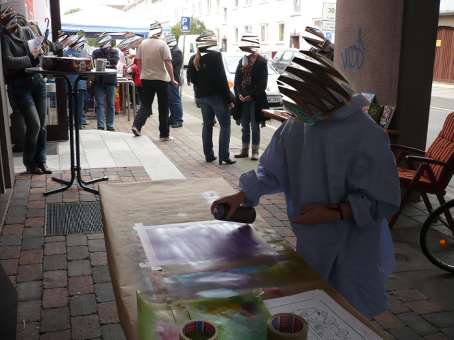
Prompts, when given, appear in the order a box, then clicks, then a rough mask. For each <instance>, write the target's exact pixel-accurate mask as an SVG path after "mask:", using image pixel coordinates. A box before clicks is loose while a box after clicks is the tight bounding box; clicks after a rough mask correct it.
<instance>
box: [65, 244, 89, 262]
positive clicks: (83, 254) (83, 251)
mask: <svg viewBox="0 0 454 340" xmlns="http://www.w3.org/2000/svg"><path fill="white" fill-rule="evenodd" d="M88 256H89V255H88V247H87V246H76V247H68V254H67V258H68V260H84V259H87V258H88Z"/></svg>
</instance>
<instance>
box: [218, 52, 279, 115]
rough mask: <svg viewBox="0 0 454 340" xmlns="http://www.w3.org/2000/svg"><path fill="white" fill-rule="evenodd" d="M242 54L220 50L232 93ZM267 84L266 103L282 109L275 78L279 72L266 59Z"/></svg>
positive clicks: (271, 106)
mask: <svg viewBox="0 0 454 340" xmlns="http://www.w3.org/2000/svg"><path fill="white" fill-rule="evenodd" d="M243 56H244V54H241V53H227V52H222V60H223V61H224V69H225V73H226V76H227V81H228V83H229V88H230V91H232V93H234V89H233V86H234V82H235V72H236V68H237V66H238V63H239V62H240V59H241V58H243ZM267 63H268V86H267V88H266V97H267V99H268V104H269V105H270V108H272V109H282V108H283V104H282V95H281V94H280V92H279V88H278V87H277V78H279V73H277V71H276V70H275V69H274V67H273V66H272V65H271V63H270V62H269V61H268V62H267Z"/></svg>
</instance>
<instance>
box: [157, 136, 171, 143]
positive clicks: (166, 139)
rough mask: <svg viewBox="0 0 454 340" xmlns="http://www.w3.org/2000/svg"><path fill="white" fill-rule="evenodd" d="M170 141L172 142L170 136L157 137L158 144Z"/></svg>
mask: <svg viewBox="0 0 454 340" xmlns="http://www.w3.org/2000/svg"><path fill="white" fill-rule="evenodd" d="M171 140H173V138H172V137H170V136H167V137H159V141H160V142H168V141H171Z"/></svg>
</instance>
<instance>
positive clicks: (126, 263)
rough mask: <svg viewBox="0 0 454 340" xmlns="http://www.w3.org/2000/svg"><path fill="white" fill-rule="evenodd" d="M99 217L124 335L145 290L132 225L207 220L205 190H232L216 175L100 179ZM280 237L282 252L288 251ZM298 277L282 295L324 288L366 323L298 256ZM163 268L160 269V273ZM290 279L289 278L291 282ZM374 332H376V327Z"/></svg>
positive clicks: (262, 229)
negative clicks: (147, 179)
mask: <svg viewBox="0 0 454 340" xmlns="http://www.w3.org/2000/svg"><path fill="white" fill-rule="evenodd" d="M99 191H100V198H101V208H102V215H103V222H104V235H105V241H106V248H107V258H108V263H109V269H110V273H111V276H112V284H113V288H114V292H115V298H116V302H117V308H118V312H119V317H120V321H121V324H122V326H123V329H124V331H125V333H126V336H127V338H128V339H130V340H136V339H138V336H137V301H136V292H137V290H140V291H143V290H144V289H147V283H146V282H145V281H144V279H143V278H144V275H143V271H144V269H143V267H142V268H141V267H140V266H139V263H141V262H146V257H145V254H144V251H143V249H142V246H141V244H140V240H139V238H138V235H137V233H136V232H135V230H134V229H133V227H134V224H136V223H143V224H144V225H162V224H170V223H184V222H194V221H206V220H212V219H213V218H212V216H211V213H210V210H209V206H210V202H209V201H208V200H207V199H206V197H207V193H211V194H212V193H213V192H215V193H216V194H218V195H220V196H223V195H226V194H231V193H233V192H234V190H233V189H232V188H231V186H230V185H229V184H228V183H227V182H226V181H225V180H223V179H221V178H206V179H194V178H192V179H184V180H170V181H159V182H145V183H124V184H111V183H104V184H101V185H100V187H99ZM255 228H256V230H257V231H258V232H259V233H261V234H263V235H264V238H266V237H265V236H267V235H268V236H271V237H270V238H273V235H277V234H276V233H275V232H274V231H273V230H272V229H271V228H270V227H269V226H268V225H267V224H266V222H264V220H263V219H261V218H260V216H258V218H257V221H256V223H255ZM274 242H280V243H281V246H282V247H281V248H282V249H283V250H282V252H283V253H286V252H292V253H293V254H294V252H293V251H292V250H290V249H289V248H288V247H286V246H283V245H284V242H282V241H279V240H277V241H274ZM301 266H302V268H303V269H302V272H304V275H303V278H302V279H300V280H299V281H298V282H295V285H293V286H292V287H287V288H285V294H284V295H290V294H294V293H298V292H302V291H306V290H310V289H315V288H320V289H324V290H325V291H326V292H327V293H328V294H330V295H331V296H332V297H333V298H335V299H336V301H337V302H339V303H340V304H341V305H343V306H344V307H345V308H346V309H347V310H349V311H350V312H351V313H352V314H354V315H355V316H356V317H357V318H358V319H360V320H361V321H362V322H364V323H365V324H366V325H367V326H369V327H370V328H372V329H374V327H373V326H372V324H371V323H370V322H369V321H368V320H366V319H365V318H364V317H362V316H361V315H360V314H359V313H358V312H357V311H356V310H354V309H353V307H351V306H350V305H349V304H348V303H347V302H346V300H345V299H343V298H342V297H341V296H340V295H339V294H338V293H336V292H335V291H334V290H333V289H332V288H330V287H329V286H328V285H327V284H326V283H324V282H323V281H322V280H321V279H320V277H319V275H318V274H317V273H315V272H314V271H313V270H312V269H311V268H310V267H309V266H308V265H307V264H305V263H304V261H303V260H302V259H301ZM164 274H165V273H163V275H164ZM292 284H293V283H292ZM377 333H378V334H380V333H379V332H377Z"/></svg>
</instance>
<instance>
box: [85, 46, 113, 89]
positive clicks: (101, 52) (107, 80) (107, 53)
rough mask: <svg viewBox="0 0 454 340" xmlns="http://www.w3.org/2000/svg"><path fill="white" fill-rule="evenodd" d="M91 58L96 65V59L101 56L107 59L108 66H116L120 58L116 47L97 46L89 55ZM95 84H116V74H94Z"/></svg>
mask: <svg viewBox="0 0 454 340" xmlns="http://www.w3.org/2000/svg"><path fill="white" fill-rule="evenodd" d="M91 57H92V58H93V64H95V65H96V59H98V58H102V59H107V62H108V67H109V68H115V69H116V68H117V64H118V60H120V53H119V52H118V50H117V49H116V48H110V49H102V48H98V49H97V50H94V51H93V54H92V56H91ZM95 84H97V85H117V74H116V73H115V74H113V75H108V76H96V77H95Z"/></svg>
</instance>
